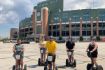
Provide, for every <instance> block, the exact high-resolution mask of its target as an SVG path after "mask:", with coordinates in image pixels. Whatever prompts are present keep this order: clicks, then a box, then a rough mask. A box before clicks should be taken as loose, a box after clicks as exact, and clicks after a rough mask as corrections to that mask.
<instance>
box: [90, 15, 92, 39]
mask: <svg viewBox="0 0 105 70" xmlns="http://www.w3.org/2000/svg"><path fill="white" fill-rule="evenodd" d="M90 24H91V37H93V17H91V19H90Z"/></svg>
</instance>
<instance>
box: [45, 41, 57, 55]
mask: <svg viewBox="0 0 105 70" xmlns="http://www.w3.org/2000/svg"><path fill="white" fill-rule="evenodd" d="M46 49H47V52H48V53H52V54H55V53H56V42H55V41H52V42H50V41H47V42H46Z"/></svg>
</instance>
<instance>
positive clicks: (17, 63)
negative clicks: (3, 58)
mask: <svg viewBox="0 0 105 70" xmlns="http://www.w3.org/2000/svg"><path fill="white" fill-rule="evenodd" d="M18 65H19V62H18V60H16V70H17V69H18Z"/></svg>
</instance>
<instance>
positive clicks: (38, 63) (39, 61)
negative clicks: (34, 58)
mask: <svg viewBox="0 0 105 70" xmlns="http://www.w3.org/2000/svg"><path fill="white" fill-rule="evenodd" d="M38 65H39V66H40V58H39V59H38Z"/></svg>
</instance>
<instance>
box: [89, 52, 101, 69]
mask: <svg viewBox="0 0 105 70" xmlns="http://www.w3.org/2000/svg"><path fill="white" fill-rule="evenodd" d="M87 56H88V57H89V58H92V56H91V52H90V51H88V52H87ZM87 70H103V67H102V66H101V65H95V64H92V63H88V64H87Z"/></svg>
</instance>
